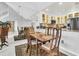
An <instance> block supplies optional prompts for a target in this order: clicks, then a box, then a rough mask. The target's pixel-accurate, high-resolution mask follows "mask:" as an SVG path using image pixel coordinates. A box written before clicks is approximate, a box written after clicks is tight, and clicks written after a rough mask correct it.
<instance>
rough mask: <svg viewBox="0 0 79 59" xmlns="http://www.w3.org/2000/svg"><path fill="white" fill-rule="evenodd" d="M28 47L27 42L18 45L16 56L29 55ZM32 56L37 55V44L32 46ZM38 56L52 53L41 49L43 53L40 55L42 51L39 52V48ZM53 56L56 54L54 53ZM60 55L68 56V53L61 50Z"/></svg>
mask: <svg viewBox="0 0 79 59" xmlns="http://www.w3.org/2000/svg"><path fill="white" fill-rule="evenodd" d="M26 48H27V44H22V45H18V46H16V47H15V50H16V56H28V53H26ZM39 48H40V47H39ZM54 53H56V52H54ZM31 56H36V48H35V46H32V54H31ZM38 56H50V55H49V54H48V53H46V52H45V51H43V50H41V55H40V52H39V49H38ZM52 56H54V54H53V55H52ZM60 56H67V55H65V54H63V53H61V52H60Z"/></svg>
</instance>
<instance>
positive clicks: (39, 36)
mask: <svg viewBox="0 0 79 59" xmlns="http://www.w3.org/2000/svg"><path fill="white" fill-rule="evenodd" d="M30 37H33V38H35V40H36V54H37V55H38V42H41V43H44V42H46V41H49V40H52V36H51V35H45V34H44V33H41V32H31V33H30Z"/></svg>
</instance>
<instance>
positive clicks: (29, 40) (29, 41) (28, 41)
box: [24, 27, 37, 55]
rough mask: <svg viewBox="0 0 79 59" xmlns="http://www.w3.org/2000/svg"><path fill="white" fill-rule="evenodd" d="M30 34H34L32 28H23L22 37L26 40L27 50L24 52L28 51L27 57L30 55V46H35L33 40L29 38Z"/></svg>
mask: <svg viewBox="0 0 79 59" xmlns="http://www.w3.org/2000/svg"><path fill="white" fill-rule="evenodd" d="M30 32H34V28H33V27H26V28H24V33H25V34H24V35H25V37H26V39H27V50H26V52H27V53H28V51H29V55H31V53H32V46H34V45H36V44H37V42H36V40H35V38H33V37H30Z"/></svg>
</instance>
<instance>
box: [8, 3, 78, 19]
mask: <svg viewBox="0 0 79 59" xmlns="http://www.w3.org/2000/svg"><path fill="white" fill-rule="evenodd" d="M7 4H8V5H9V6H11V8H13V9H14V10H15V11H16V12H18V13H19V14H20V15H22V16H23V17H24V18H30V17H31V16H35V14H37V13H39V12H40V11H41V12H45V13H47V14H49V15H51V16H52V15H65V14H67V13H69V12H72V11H78V10H79V2H63V3H59V2H7Z"/></svg>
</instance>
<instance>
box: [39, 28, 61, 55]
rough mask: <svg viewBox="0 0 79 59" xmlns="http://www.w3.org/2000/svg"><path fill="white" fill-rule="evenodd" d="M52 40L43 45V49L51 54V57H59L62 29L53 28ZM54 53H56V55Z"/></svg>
mask: <svg viewBox="0 0 79 59" xmlns="http://www.w3.org/2000/svg"><path fill="white" fill-rule="evenodd" d="M52 32H53V33H52V39H51V40H50V42H49V41H47V42H46V43H45V44H42V46H41V49H42V50H44V51H46V52H47V53H49V55H53V54H56V55H59V45H60V40H61V33H62V29H61V28H52ZM54 51H56V52H55V53H54Z"/></svg>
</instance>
